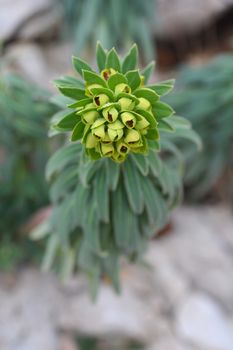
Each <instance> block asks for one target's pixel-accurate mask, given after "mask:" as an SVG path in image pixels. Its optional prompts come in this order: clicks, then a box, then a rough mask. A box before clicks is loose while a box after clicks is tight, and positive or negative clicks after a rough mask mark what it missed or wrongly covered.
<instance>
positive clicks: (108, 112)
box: [103, 107, 118, 123]
mask: <svg viewBox="0 0 233 350" xmlns="http://www.w3.org/2000/svg"><path fill="white" fill-rule="evenodd" d="M103 116H104V118H105V119H106V120H107V121H108V122H110V123H112V122H115V120H116V119H117V117H118V111H117V109H116V108H114V107H109V108H105V109H104V110H103Z"/></svg>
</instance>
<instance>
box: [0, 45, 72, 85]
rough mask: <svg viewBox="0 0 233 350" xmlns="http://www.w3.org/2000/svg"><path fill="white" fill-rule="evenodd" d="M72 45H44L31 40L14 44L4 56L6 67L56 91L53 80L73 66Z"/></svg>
mask: <svg viewBox="0 0 233 350" xmlns="http://www.w3.org/2000/svg"><path fill="white" fill-rule="evenodd" d="M71 47H72V46H71V44H70V43H64V44H58V45H51V44H49V45H44V46H39V45H37V44H34V43H30V42H28V43H18V44H12V45H9V47H8V48H7V51H6V54H5V56H4V68H5V69H6V70H8V71H13V72H17V73H19V74H21V75H22V76H23V77H25V78H26V79H29V80H30V81H32V82H35V83H36V84H39V85H41V86H43V87H45V88H48V89H50V90H51V89H52V90H53V91H55V89H54V87H53V84H52V80H53V79H55V78H57V77H59V76H60V75H64V74H65V72H66V70H67V71H68V69H69V68H71V58H70V57H71V54H72V49H71Z"/></svg>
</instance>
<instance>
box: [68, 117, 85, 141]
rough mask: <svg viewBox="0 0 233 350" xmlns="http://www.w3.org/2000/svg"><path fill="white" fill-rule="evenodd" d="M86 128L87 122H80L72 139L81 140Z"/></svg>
mask: <svg viewBox="0 0 233 350" xmlns="http://www.w3.org/2000/svg"><path fill="white" fill-rule="evenodd" d="M84 129H85V124H83V123H82V122H81V121H80V122H78V123H77V124H76V126H75V128H74V131H73V133H72V136H71V141H77V140H80V139H81V138H82V137H83V132H84Z"/></svg>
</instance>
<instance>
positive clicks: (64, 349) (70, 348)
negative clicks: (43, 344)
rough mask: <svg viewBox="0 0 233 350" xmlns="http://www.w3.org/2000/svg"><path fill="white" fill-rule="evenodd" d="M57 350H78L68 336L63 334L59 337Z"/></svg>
mask: <svg viewBox="0 0 233 350" xmlns="http://www.w3.org/2000/svg"><path fill="white" fill-rule="evenodd" d="M58 350H79V348H78V345H77V344H76V343H75V341H74V340H73V338H72V337H71V336H69V335H68V334H63V335H62V336H61V337H60V345H59V349H58Z"/></svg>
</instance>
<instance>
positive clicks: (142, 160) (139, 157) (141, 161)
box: [129, 154, 149, 176]
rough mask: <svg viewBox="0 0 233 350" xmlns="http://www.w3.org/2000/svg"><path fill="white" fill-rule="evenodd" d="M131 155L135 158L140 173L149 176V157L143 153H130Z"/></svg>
mask: <svg viewBox="0 0 233 350" xmlns="http://www.w3.org/2000/svg"><path fill="white" fill-rule="evenodd" d="M129 157H131V158H132V159H133V161H134V163H135V165H136V166H137V168H138V170H139V171H140V173H141V174H142V175H143V176H147V175H148V173H149V163H148V157H147V156H145V155H143V154H130V155H129Z"/></svg>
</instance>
